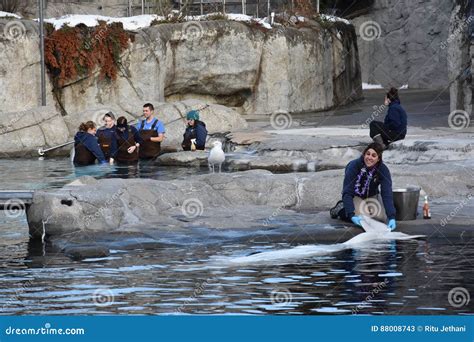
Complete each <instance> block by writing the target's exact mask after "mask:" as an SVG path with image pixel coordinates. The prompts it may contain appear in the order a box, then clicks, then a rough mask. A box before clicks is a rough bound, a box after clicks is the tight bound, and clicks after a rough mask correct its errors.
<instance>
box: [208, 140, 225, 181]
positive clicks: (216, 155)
mask: <svg viewBox="0 0 474 342" xmlns="http://www.w3.org/2000/svg"><path fill="white" fill-rule="evenodd" d="M212 145H213V146H214V147H213V148H212V149H211V151H210V152H209V157H208V158H207V162H208V163H209V171H211V170H212V173H214V165H215V164H219V173H220V172H221V168H222V163H223V162H224V160H225V153H224V151H223V150H222V143H221V142H220V141H214V143H213V144H212Z"/></svg>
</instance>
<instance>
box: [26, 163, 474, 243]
mask: <svg viewBox="0 0 474 342" xmlns="http://www.w3.org/2000/svg"><path fill="white" fill-rule="evenodd" d="M390 170H391V173H392V178H393V184H394V187H405V186H408V185H418V186H421V187H422V188H423V190H424V192H425V193H427V194H429V195H430V198H431V199H440V198H443V199H445V200H450V201H456V202H457V201H459V200H460V199H463V200H466V198H467V197H468V196H472V194H471V192H472V182H471V181H472V171H471V170H472V163H471V164H464V165H462V164H461V165H460V166H459V165H455V164H442V165H439V164H427V165H425V166H424V167H423V168H420V167H419V165H390ZM343 173H344V171H343V170H342V169H340V170H328V171H321V172H315V173H290V174H272V173H270V172H269V171H264V170H252V171H245V172H236V173H231V174H226V173H221V174H208V175H201V176H196V177H193V178H192V179H191V178H190V179H186V180H175V181H169V182H166V181H156V180H150V179H133V180H132V179H128V180H122V179H103V180H100V181H97V180H94V179H93V178H90V177H86V178H81V179H79V180H76V181H75V182H73V183H71V184H69V185H67V186H65V187H64V188H62V189H59V190H50V191H37V192H35V194H34V197H33V204H32V205H31V207H29V209H28V210H27V217H28V223H29V227H30V234H31V235H32V236H41V235H43V233H45V234H46V235H47V236H53V237H54V236H58V235H64V234H69V233H75V234H77V235H79V236H83V235H87V234H88V233H91V234H95V233H104V232H107V233H110V234H119V233H121V232H122V233H123V232H141V233H143V232H147V234H148V233H152V232H153V231H173V230H175V229H176V230H179V229H182V228H192V227H207V228H214V229H216V228H259V227H260V228H261V227H262V226H265V222H266V221H265V220H267V224H269V222H270V221H271V220H269V217H274V216H277V215H278V217H279V219H280V218H282V217H285V216H287V215H290V216H291V215H295V213H294V212H291V211H289V210H297V211H301V210H317V209H321V208H324V209H327V208H329V207H330V206H332V205H333V204H334V203H335V201H336V200H337V199H338V198H340V196H341V194H340V192H341V187H342V179H343ZM460 179H462V180H463V181H459V180H460ZM469 198H470V197H469ZM275 212H276V214H274V213H275ZM70 236H71V235H70ZM72 236H73V235H72Z"/></svg>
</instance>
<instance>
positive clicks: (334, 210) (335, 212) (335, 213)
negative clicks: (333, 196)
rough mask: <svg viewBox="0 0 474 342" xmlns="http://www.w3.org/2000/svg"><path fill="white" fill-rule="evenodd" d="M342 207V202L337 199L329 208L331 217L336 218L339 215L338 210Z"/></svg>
mask: <svg viewBox="0 0 474 342" xmlns="http://www.w3.org/2000/svg"><path fill="white" fill-rule="evenodd" d="M342 209H344V202H343V201H338V202H337V203H336V205H335V206H334V207H332V208H331V209H330V210H329V214H331V218H333V219H336V218H337V217H338V216H339V212H340V211H341V210H342Z"/></svg>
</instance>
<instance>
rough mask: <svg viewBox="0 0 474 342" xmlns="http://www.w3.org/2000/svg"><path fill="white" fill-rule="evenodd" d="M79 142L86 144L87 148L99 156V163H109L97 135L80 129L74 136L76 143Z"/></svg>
mask: <svg viewBox="0 0 474 342" xmlns="http://www.w3.org/2000/svg"><path fill="white" fill-rule="evenodd" d="M77 144H82V145H84V147H85V148H87V149H88V150H89V151H90V152H91V153H92V154H93V155H94V156H95V157H96V158H97V160H98V161H99V163H101V164H104V163H107V160H105V156H104V153H103V152H102V150H101V149H100V146H99V142H98V141H97V137H96V136H94V135H92V134H89V133H87V132H83V131H79V132H77V133H76V135H75V136H74V145H77Z"/></svg>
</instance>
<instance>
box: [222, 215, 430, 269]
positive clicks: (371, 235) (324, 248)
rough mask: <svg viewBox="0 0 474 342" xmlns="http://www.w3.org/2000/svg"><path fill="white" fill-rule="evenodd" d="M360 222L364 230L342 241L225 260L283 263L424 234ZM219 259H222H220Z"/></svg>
mask: <svg viewBox="0 0 474 342" xmlns="http://www.w3.org/2000/svg"><path fill="white" fill-rule="evenodd" d="M361 223H362V228H364V230H365V232H364V233H361V234H359V235H356V236H354V237H353V238H352V239H350V240H348V241H346V242H343V243H336V244H331V245H303V246H298V247H294V248H287V249H281V250H276V251H269V252H262V253H256V254H252V255H249V256H242V257H234V258H228V259H227V260H226V261H227V263H228V265H229V266H232V265H243V264H255V263H281V262H283V263H285V262H286V261H288V262H291V261H294V260H296V259H303V258H307V257H312V256H319V255H326V254H331V253H334V252H339V251H342V250H345V249H350V248H364V247H367V246H368V245H369V244H370V243H374V242H376V241H387V240H410V239H418V238H422V237H425V236H424V235H408V234H404V233H400V232H392V231H391V230H390V229H389V228H388V227H387V225H385V224H383V223H381V222H378V221H375V220H373V219H371V218H370V217H366V216H362V220H361ZM221 261H223V260H222V259H221Z"/></svg>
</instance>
